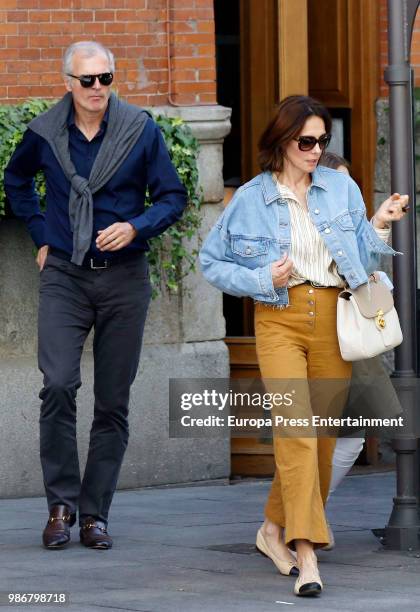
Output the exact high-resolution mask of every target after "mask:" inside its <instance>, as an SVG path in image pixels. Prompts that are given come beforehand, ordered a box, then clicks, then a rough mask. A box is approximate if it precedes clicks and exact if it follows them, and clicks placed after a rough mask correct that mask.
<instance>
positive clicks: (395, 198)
mask: <svg viewBox="0 0 420 612" xmlns="http://www.w3.org/2000/svg"><path fill="white" fill-rule="evenodd" d="M408 209H409V206H408V195H400V194H399V193H393V194H392V196H390V197H389V198H388V199H387V200H385V201H384V202H382V204H381V205H380V207H379V208H378V210H377V211H376V213H375V215H374V217H373V225H374V226H375V227H377V228H378V229H383V228H385V227H387V226H389V224H390V223H391V222H392V221H399V220H400V219H402V218H403V217H404V215H405V213H406V212H407V210H408Z"/></svg>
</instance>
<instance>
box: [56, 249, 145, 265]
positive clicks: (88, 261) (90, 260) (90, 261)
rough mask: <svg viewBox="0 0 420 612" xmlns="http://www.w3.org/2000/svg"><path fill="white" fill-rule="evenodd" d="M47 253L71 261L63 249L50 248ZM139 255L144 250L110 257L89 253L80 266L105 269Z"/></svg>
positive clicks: (131, 259) (137, 257)
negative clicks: (95, 255) (92, 255)
mask: <svg viewBox="0 0 420 612" xmlns="http://www.w3.org/2000/svg"><path fill="white" fill-rule="evenodd" d="M48 254H49V255H52V256H53V257H58V259H63V260H64V261H71V255H69V254H68V253H66V252H65V251H60V249H52V248H50V250H49V251H48ZM141 255H144V251H136V252H135V253H124V254H123V255H116V256H115V257H112V259H106V258H102V257H91V256H90V255H86V257H85V258H84V260H83V263H82V265H81V266H79V267H81V268H88V269H90V270H105V269H106V268H111V267H112V266H115V265H117V264H120V263H124V262H127V261H135V260H136V259H139V258H140V257H141Z"/></svg>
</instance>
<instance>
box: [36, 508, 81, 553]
mask: <svg viewBox="0 0 420 612" xmlns="http://www.w3.org/2000/svg"><path fill="white" fill-rule="evenodd" d="M75 522H76V515H75V514H70V510H69V508H68V506H65V505H64V504H59V505H57V506H52V507H51V510H50V516H49V519H48V522H47V524H46V526H45V529H44V531H43V533H42V543H43V544H44V546H45V548H63V547H64V546H66V545H67V544H68V543H69V542H70V527H71V526H72V525H74V523H75Z"/></svg>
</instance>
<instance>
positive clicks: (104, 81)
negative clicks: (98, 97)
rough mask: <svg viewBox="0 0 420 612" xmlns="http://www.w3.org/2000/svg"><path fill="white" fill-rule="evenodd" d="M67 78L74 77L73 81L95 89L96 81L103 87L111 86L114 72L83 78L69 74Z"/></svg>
mask: <svg viewBox="0 0 420 612" xmlns="http://www.w3.org/2000/svg"><path fill="white" fill-rule="evenodd" d="M67 76H69V77H72V78H73V79H77V80H78V81H80V85H81V86H82V87H85V88H86V89H87V88H88V87H93V85H94V84H95V81H96V79H98V81H99V82H100V84H101V85H106V86H108V85H111V83H112V81H113V79H114V75H113V74H112V72H102V73H101V74H82V75H81V76H76V75H75V74H68V75H67Z"/></svg>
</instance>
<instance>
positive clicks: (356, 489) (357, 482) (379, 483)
mask: <svg viewBox="0 0 420 612" xmlns="http://www.w3.org/2000/svg"><path fill="white" fill-rule="evenodd" d="M268 489H269V482H268V481H267V480H252V481H244V482H239V483H237V484H234V485H230V486H229V485H226V484H214V485H200V486H189V487H173V488H169V487H165V488H154V489H150V488H149V489H143V490H136V491H122V492H119V493H117V494H116V496H115V500H114V503H113V507H112V516H111V520H110V525H109V528H110V529H109V531H110V533H111V535H112V536H113V537H114V547H113V549H112V550H110V551H94V550H88V549H86V548H84V547H82V546H81V545H80V544H79V542H78V532H77V528H76V526H75V527H73V530H72V535H73V540H74V541H73V542H72V543H71V545H70V546H69V547H68V548H67V549H65V550H61V551H60V550H57V551H48V550H45V549H43V548H42V547H41V545H40V543H41V531H42V528H43V526H44V523H45V521H46V509H45V501H44V500H43V499H16V500H1V501H0V553H1V555H0V572H1V573H0V591H2V592H5V591H7V592H9V591H19V592H24V591H26V592H40V591H47V592H51V591H54V592H66V593H68V594H69V597H70V605H69V606H66V607H63V606H61V607H60V606H45V605H44V606H41V605H40V606H37V607H35V606H29V605H26V606H22V607H19V608H18V607H17V606H6V607H1V606H0V610H5V611H6V610H18V609H19V610H24V609H27V610H46V611H48V610H49V611H51V612H52V611H53V610H54V611H59V610H61V611H63V612H64V611H65V610H69V611H72V612H73V611H74V612H110V611H117V610H118V611H121V610H133V611H137V612H178V611H179V612H181V611H182V612H234V611H235V612H237V611H239V610H240V611H241V612H275V611H279V610H282V609H286V610H287V609H291V610H296V611H298V610H299V611H300V610H305V611H310V612H312V611H315V610H323V611H328V612H329V611H331V612H338V611H340V612H345V611H347V610H351V611H352V612H353V611H358V610H360V611H363V612H365V611H366V610H369V611H373V610H378V611H380V612H387V611H392V612H395V611H396V610H407V611H411V610H413V611H414V610H418V609H419V607H420V604H419V601H420V599H419V598H420V555H419V553H399V552H389V551H384V550H383V549H382V547H381V545H380V543H379V541H378V540H377V539H376V538H375V537H374V536H373V535H372V533H371V531H370V530H371V529H372V528H378V527H384V526H385V524H386V522H387V519H388V517H389V514H390V511H391V506H392V496H393V495H394V493H395V475H394V474H393V473H385V474H384V473H382V474H370V475H363V476H350V477H347V478H346V479H345V482H344V483H343V485H342V486H341V487H340V488H339V490H338V491H337V492H336V493H335V494H334V497H333V499H332V500H331V501H330V504H329V517H330V522H331V525H332V526H333V529H334V532H335V535H336V541H337V545H336V548H335V549H334V550H333V551H331V552H320V553H319V559H320V569H321V576H322V578H323V581H324V585H325V591H324V593H323V594H322V596H321V597H320V598H319V599H300V598H297V597H296V596H294V595H293V594H292V588H293V584H294V578H292V577H290V578H289V577H285V576H281V575H280V574H279V573H278V572H277V570H276V569H275V567H274V565H273V564H272V562H271V561H270V560H269V559H266V558H265V557H263V556H261V555H260V554H258V553H257V552H256V551H255V548H254V542H255V534H256V531H257V528H258V527H259V525H260V523H261V519H262V512H263V507H264V502H265V498H266V496H267V492H268ZM3 597H4V595H3Z"/></svg>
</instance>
